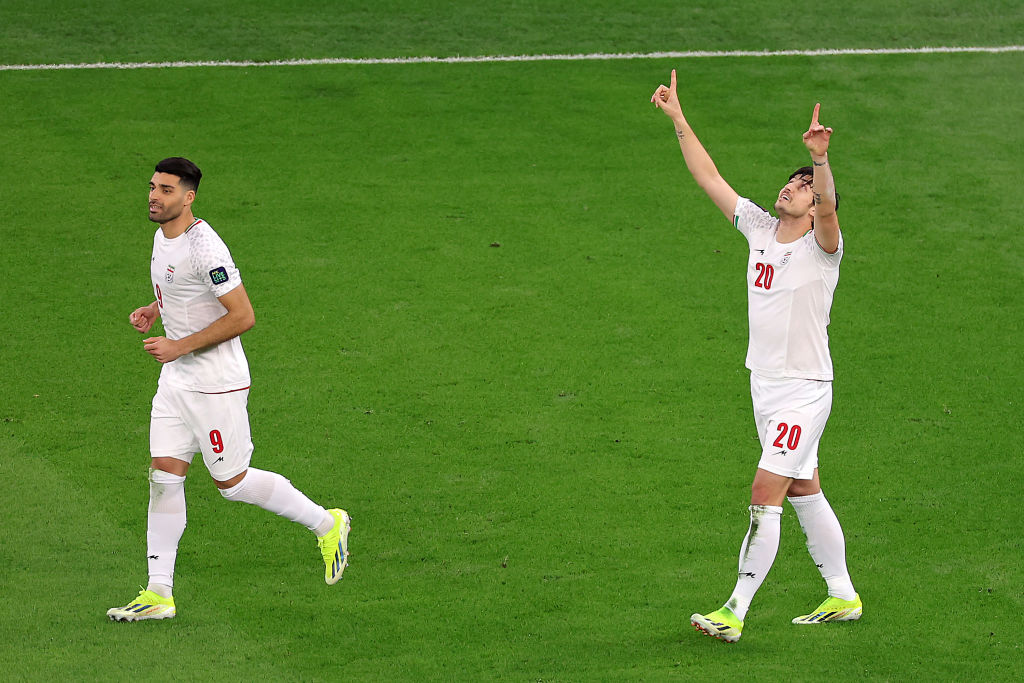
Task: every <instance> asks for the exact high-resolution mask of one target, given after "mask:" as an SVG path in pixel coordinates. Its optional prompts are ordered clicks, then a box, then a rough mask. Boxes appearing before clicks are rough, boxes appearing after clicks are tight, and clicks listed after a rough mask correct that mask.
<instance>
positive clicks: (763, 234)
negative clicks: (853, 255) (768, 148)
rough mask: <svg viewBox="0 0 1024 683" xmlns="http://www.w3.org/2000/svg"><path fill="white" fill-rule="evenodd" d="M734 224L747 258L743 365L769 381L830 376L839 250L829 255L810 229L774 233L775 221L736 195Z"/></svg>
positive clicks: (841, 251) (840, 254) (840, 238)
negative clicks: (781, 237) (788, 237)
mask: <svg viewBox="0 0 1024 683" xmlns="http://www.w3.org/2000/svg"><path fill="white" fill-rule="evenodd" d="M733 222H734V224H735V226H736V228H737V229H738V230H739V231H740V232H741V233H743V235H744V237H746V238H747V242H748V243H749V245H750V257H749V259H748V261H747V316H748V318H749V322H750V341H749V344H748V346H747V362H746V365H747V367H748V368H749V369H750V370H751V371H752V372H755V373H757V374H758V375H761V376H763V377H769V378H774V379H812V380H828V381H830V380H831V379H832V356H831V355H830V354H829V350H828V324H829V313H830V311H831V310H832V296H833V294H834V293H835V290H836V285H837V284H838V283H839V262H840V261H841V260H842V258H843V238H842V235H840V236H839V248H838V249H837V250H836V253H834V254H828V253H826V252H825V250H824V249H822V248H821V246H820V245H819V244H818V242H817V240H815V239H814V232H813V231H810V232H808V233H807V234H805V235H804V236H803V237H801V238H800V239H798V240H796V241H795V242H790V243H788V244H780V243H779V242H777V241H776V239H775V237H776V234H777V232H778V228H779V219H778V218H775V217H773V216H771V215H770V214H769V213H768V212H767V211H765V210H764V209H762V208H761V207H759V206H757V205H756V204H754V203H753V202H752V201H750V200H749V199H745V198H743V197H741V198H740V199H739V201H738V202H737V203H736V212H735V214H734V219H733Z"/></svg>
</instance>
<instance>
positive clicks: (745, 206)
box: [732, 197, 778, 240]
mask: <svg viewBox="0 0 1024 683" xmlns="http://www.w3.org/2000/svg"><path fill="white" fill-rule="evenodd" d="M777 222H778V219H775V218H772V216H771V214H769V213H768V212H767V211H765V210H764V209H762V208H761V207H760V206H758V205H757V204H755V203H754V202H752V201H750V200H749V199H747V198H746V197H740V198H739V199H738V200H737V201H736V211H734V212H733V218H732V223H733V225H734V226H735V227H736V229H737V230H739V231H740V232H741V233H743V236H744V237H746V238H747V240H749V239H750V236H751V234H753V233H755V232H758V231H761V230H771V229H772V228H774V227H775V224H776V223H777Z"/></svg>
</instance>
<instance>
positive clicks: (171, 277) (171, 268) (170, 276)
mask: <svg viewBox="0 0 1024 683" xmlns="http://www.w3.org/2000/svg"><path fill="white" fill-rule="evenodd" d="M164 279H165V280H167V281H168V282H174V266H167V272H166V273H164Z"/></svg>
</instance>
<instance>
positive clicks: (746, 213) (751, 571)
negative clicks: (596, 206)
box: [651, 69, 862, 642]
mask: <svg viewBox="0 0 1024 683" xmlns="http://www.w3.org/2000/svg"><path fill="white" fill-rule="evenodd" d="M651 102H653V103H654V104H655V106H657V107H658V108H659V109H661V110H662V111H663V112H664V113H665V114H666V115H667V116H668V117H669V118H670V119H671V120H672V122H673V124H674V125H675V129H676V137H677V138H678V139H679V146H680V148H681V149H682V152H683V159H684V160H685V161H686V166H687V168H688V169H689V171H690V173H691V175H692V176H693V178H694V180H696V181H697V184H698V185H699V186H700V187H701V188H702V189H703V190H704V191H705V192H706V193H707V195H708V196H709V197H710V198H711V200H712V201H713V202H714V203H715V205H716V206H717V207H718V208H719V209H720V210H721V211H722V213H723V214H725V217H726V218H728V219H729V222H731V223H732V224H733V225H734V226H735V227H736V228H737V229H738V230H739V231H740V232H741V233H742V234H743V236H744V237H746V239H747V242H748V243H749V246H750V254H749V258H748V262H747V301H748V318H749V324H750V338H749V344H748V347H747V358H746V366H747V368H748V369H749V370H750V393H751V398H752V402H753V406H754V421H755V424H756V427H757V433H758V437H759V438H760V441H761V459H760V462H759V463H758V466H757V470H756V472H755V474H754V483H753V486H752V487H751V496H750V508H749V509H750V527H749V528H748V530H747V535H746V537H745V538H744V539H743V544H742V546H741V548H740V561H739V577H738V579H737V581H736V587H735V589H734V590H733V593H732V595H731V596H729V599H728V600H727V601H726V603H725V605H724V606H722V608H721V609H718V610H716V611H714V612H711V613H710V614H694V615H693V616H692V617H691V618H690V621H691V623H692V624H693V626H694V627H695V628H696V629H697V630H698V631H701V632H703V633H706V634H708V635H711V636H714V637H716V638H720V639H722V640H725V641H728V642H735V641H737V640H739V638H740V634H741V633H742V631H743V622H744V619H745V618H746V615H747V610H748V608H749V607H750V602H751V600H752V599H753V597H754V594H755V593H756V592H757V589H758V588H760V586H761V583H762V582H763V581H764V578H765V575H767V573H768V570H769V569H771V566H772V563H773V562H774V561H775V555H776V553H777V552H778V549H779V528H780V524H779V523H780V519H781V515H782V502H783V499H786V498H788V500H789V502H790V503H791V504H792V506H793V509H794V510H795V511H796V515H797V519H799V521H800V525H801V527H802V528H803V530H804V533H805V534H806V535H807V548H808V550H809V551H810V553H811V557H812V558H813V560H814V562H815V564H816V565H817V566H818V568H819V569H820V571H821V575H822V577H823V578H824V579H825V582H826V584H827V586H828V598H827V599H826V600H825V601H824V602H822V603H821V605H819V606H818V608H817V609H815V610H814V611H813V612H811V613H810V614H806V615H803V616H800V617H797V618H795V619H793V623H794V624H821V623H826V622H830V621H851V620H854V619H859V618H860V616H861V611H862V605H861V600H860V596H859V595H858V594H857V592H856V591H855V590H854V587H853V583H852V582H851V580H850V575H849V572H848V571H847V568H846V542H845V539H844V538H843V530H842V528H841V527H840V525H839V520H838V519H837V518H836V515H835V513H834V512H833V511H832V507H831V506H830V505H829V503H828V501H827V500H826V499H825V496H824V494H823V493H822V491H821V484H820V479H819V475H818V442H819V440H820V439H821V435H822V432H823V431H824V429H825V422H826V421H827V420H828V416H829V413H830V411H831V408H832V359H831V356H830V354H829V348H828V333H827V326H828V323H829V311H830V309H831V307H832V296H833V293H834V292H835V288H836V284H837V283H838V281H839V262H840V260H842V257H843V237H842V233H841V232H840V230H839V220H838V218H837V217H836V209H837V207H838V203H839V195H838V194H837V193H836V191H835V183H834V181H833V178H832V171H831V168H830V167H829V161H828V146H829V139H830V138H831V135H832V129H831V128H825V127H824V126H823V125H821V123H819V122H818V112H819V109H820V106H821V105H820V104H819V105H815V107H814V113H813V115H812V117H811V125H810V127H809V128H808V130H807V132H806V133H804V135H803V141H804V145H805V146H806V147H807V150H808V151H809V152H810V156H811V164H812V165H811V166H805V167H803V168H801V169H799V170H797V171H796V172H795V173H793V174H792V175H791V176H790V177H789V181H788V182H787V183H786V185H785V187H783V188H782V190H781V191H780V192H779V195H778V198H777V199H776V202H775V205H774V208H775V212H776V213H777V214H778V218H775V217H773V216H771V215H770V214H769V213H768V212H767V211H765V210H764V209H762V208H761V207H759V206H757V205H756V204H754V203H753V202H751V201H750V200H749V199H745V198H742V197H740V196H739V195H738V194H737V193H736V192H735V191H734V190H733V189H732V187H730V186H729V184H728V183H726V181H725V180H724V179H723V178H722V176H721V175H719V173H718V169H717V168H716V167H715V164H714V162H713V161H712V160H711V157H710V156H709V155H708V153H707V151H706V150H705V149H704V147H703V145H701V143H700V141H699V140H698V139H697V137H696V136H695V135H694V133H693V129H692V128H690V125H689V124H688V123H687V121H686V118H685V117H684V116H683V112H682V108H681V106H680V104H679V97H678V94H677V92H676V72H675V70H674V69H673V70H672V77H671V81H670V85H668V86H667V87H666V86H665V85H660V86H658V89H657V90H655V92H654V95H653V96H652V97H651Z"/></svg>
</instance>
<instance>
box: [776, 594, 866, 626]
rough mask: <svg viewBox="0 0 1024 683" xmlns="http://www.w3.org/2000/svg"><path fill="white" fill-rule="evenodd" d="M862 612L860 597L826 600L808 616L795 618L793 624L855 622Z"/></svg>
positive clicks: (862, 606)
mask: <svg viewBox="0 0 1024 683" xmlns="http://www.w3.org/2000/svg"><path fill="white" fill-rule="evenodd" d="M863 611H864V605H863V603H861V601H860V595H855V596H854V598H853V600H841V599H839V598H828V599H826V600H825V602H823V603H821V604H820V605H818V609H816V610H814V611H813V612H811V613H810V614H805V615H803V616H802V617H797V618H796V619H794V620H793V623H794V624H827V623H828V622H830V621H856V620H857V619H860V615H861V613H863Z"/></svg>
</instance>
